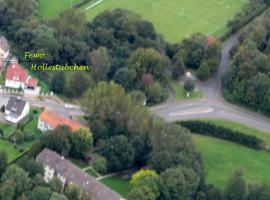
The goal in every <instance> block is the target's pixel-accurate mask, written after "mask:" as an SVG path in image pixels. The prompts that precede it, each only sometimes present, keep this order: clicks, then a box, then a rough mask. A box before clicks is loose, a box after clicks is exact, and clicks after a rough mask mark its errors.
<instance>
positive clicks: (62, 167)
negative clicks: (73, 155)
mask: <svg viewBox="0 0 270 200" xmlns="http://www.w3.org/2000/svg"><path fill="white" fill-rule="evenodd" d="M36 160H37V161H39V162H41V163H42V165H43V167H44V180H45V181H46V182H47V183H48V182H49V181H50V180H52V178H53V177H54V176H56V177H59V179H60V180H61V181H62V183H63V186H66V185H69V184H76V185H78V186H79V187H81V188H82V189H84V190H85V191H86V192H89V193H90V194H91V195H93V196H94V198H95V200H124V199H123V198H122V197H121V196H120V195H119V194H117V193H116V192H114V191H112V190H111V189H110V188H108V187H107V186H105V185H103V184H102V183H100V182H99V181H97V180H95V179H94V178H93V177H90V176H89V175H88V174H87V173H85V172H83V171H82V170H81V169H80V168H78V167H77V166H76V165H74V164H72V163H71V162H69V161H68V160H66V159H64V157H62V156H60V155H59V154H57V153H56V152H54V151H52V150H49V149H44V150H43V151H42V152H41V153H40V154H39V155H38V156H37V157H36Z"/></svg>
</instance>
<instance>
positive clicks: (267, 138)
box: [203, 119, 270, 147]
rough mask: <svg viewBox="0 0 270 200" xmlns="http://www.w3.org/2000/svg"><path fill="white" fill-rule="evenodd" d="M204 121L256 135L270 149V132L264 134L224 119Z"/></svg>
mask: <svg viewBox="0 0 270 200" xmlns="http://www.w3.org/2000/svg"><path fill="white" fill-rule="evenodd" d="M203 121H207V122H210V123H211V124H215V125H218V126H221V127H225V128H230V129H232V130H235V131H239V132H241V133H244V134H248V135H254V136H256V137H258V138H260V139H262V140H263V141H264V142H265V144H266V145H267V146H268V147H270V132H269V133H264V132H262V131H259V130H257V129H254V128H251V127H249V126H246V125H243V124H239V123H236V122H232V121H229V120H223V119H209V120H203Z"/></svg>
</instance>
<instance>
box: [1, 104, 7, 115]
mask: <svg viewBox="0 0 270 200" xmlns="http://www.w3.org/2000/svg"><path fill="white" fill-rule="evenodd" d="M5 110H6V107H5V106H4V105H3V106H2V107H1V112H2V113H4V112H5Z"/></svg>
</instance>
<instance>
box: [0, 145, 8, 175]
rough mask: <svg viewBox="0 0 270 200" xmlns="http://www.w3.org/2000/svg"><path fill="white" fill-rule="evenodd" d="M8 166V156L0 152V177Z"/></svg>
mask: <svg viewBox="0 0 270 200" xmlns="http://www.w3.org/2000/svg"><path fill="white" fill-rule="evenodd" d="M7 166H8V156H7V153H6V152H5V151H3V150H2V151H0V177H1V176H2V174H3V173H4V172H5V171H6V168H7Z"/></svg>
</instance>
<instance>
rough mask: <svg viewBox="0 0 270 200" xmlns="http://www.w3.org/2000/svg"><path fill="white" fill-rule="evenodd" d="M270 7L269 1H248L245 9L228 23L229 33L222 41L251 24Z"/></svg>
mask: <svg viewBox="0 0 270 200" xmlns="http://www.w3.org/2000/svg"><path fill="white" fill-rule="evenodd" d="M269 5H270V2H269V0H248V2H247V3H246V4H245V5H244V7H243V9H242V10H241V11H240V12H238V13H236V15H235V16H234V18H233V19H232V20H230V21H228V23H227V26H228V27H229V31H228V32H227V33H226V34H224V35H223V37H222V39H226V38H227V37H228V36H230V35H231V34H234V33H236V32H237V31H239V30H240V29H241V28H242V27H243V26H245V25H247V24H248V23H250V22H251V21H252V20H253V19H254V18H255V17H257V16H259V15H260V14H261V13H262V12H263V11H264V10H266V9H267V8H268V7H269Z"/></svg>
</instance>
